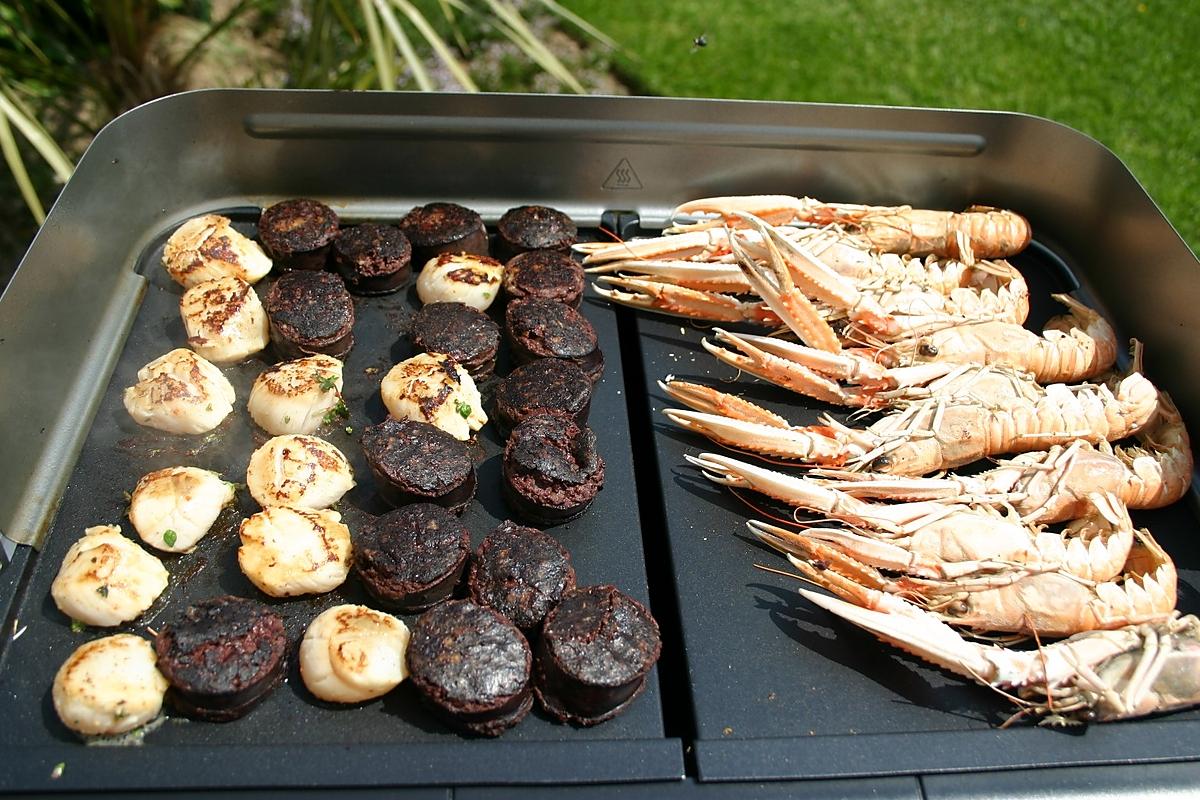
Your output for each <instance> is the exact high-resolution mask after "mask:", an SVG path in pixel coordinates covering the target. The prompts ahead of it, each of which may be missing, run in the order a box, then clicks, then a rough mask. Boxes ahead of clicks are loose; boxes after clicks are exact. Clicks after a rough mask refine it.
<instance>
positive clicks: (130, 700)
mask: <svg viewBox="0 0 1200 800" xmlns="http://www.w3.org/2000/svg"><path fill="white" fill-rule="evenodd" d="M157 663H158V659H157V658H156V657H155V655H154V647H153V646H152V645H151V644H150V642H148V641H146V640H145V639H143V638H141V637H140V636H134V635H133V634H129V633H118V634H116V635H115V636H105V637H104V638H103V639H95V640H94V641H91V642H86V643H84V644H82V645H80V646H79V647H78V648H76V650H75V652H73V653H71V656H70V658H68V659H67V660H66V661H65V662H63V665H62V666H61V667H59V668H58V673H57V674H56V675H55V676H54V688H53V689H52V690H51V693H50V694H51V697H52V698H53V700H54V710H55V711H57V712H58V718H59V719H61V720H62V721H63V724H64V725H66V726H67V727H68V728H70V729H71V730H73V731H75V732H77V733H81V734H83V735H85V736H112V735H115V734H119V733H127V732H129V731H131V730H134V729H135V728H139V727H141V726H142V725H145V724H146V723H147V722H150V721H152V720H153V719H155V718H156V717H157V716H158V715H159V713H160V712H161V711H162V705H163V697H164V695H166V693H167V679H166V678H164V677H163V676H162V673H161V672H159V671H158V667H157V666H156V665H157Z"/></svg>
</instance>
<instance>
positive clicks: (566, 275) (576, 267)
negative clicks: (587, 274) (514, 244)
mask: <svg viewBox="0 0 1200 800" xmlns="http://www.w3.org/2000/svg"><path fill="white" fill-rule="evenodd" d="M583 284H584V272H583V267H582V266H580V264H579V262H577V261H576V260H575V259H573V258H571V256H570V254H568V253H564V252H562V251H560V250H531V251H529V252H526V253H521V254H520V255H518V256H515V257H513V258H511V259H509V261H508V263H507V264H505V265H504V293H505V295H506V296H507V297H508V299H509V300H510V301H512V300H522V299H524V298H527V297H536V298H539V299H541V300H557V301H558V302H560V303H566V304H567V305H569V306H570V307H571V308H579V301H580V300H581V299H582V297H583Z"/></svg>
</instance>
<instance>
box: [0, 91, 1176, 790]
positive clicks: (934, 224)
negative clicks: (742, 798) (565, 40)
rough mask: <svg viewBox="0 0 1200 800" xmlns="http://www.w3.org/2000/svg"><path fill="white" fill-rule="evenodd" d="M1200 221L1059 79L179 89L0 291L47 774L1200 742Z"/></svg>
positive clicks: (563, 764) (31, 720) (98, 159)
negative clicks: (1172, 199)
mask: <svg viewBox="0 0 1200 800" xmlns="http://www.w3.org/2000/svg"><path fill="white" fill-rule="evenodd" d="M714 120H719V121H714ZM535 122H536V124H534V123H535ZM1046 153H1055V154H1056V158H1055V159H1053V160H1050V161H1047V160H1045V154H1046ZM1101 196H1103V203H1102V202H1101V200H1100V197H1101ZM814 198H820V199H814ZM535 239H536V240H537V241H534V240H535ZM526 251H532V252H526ZM1137 264H1147V265H1153V267H1152V268H1149V267H1144V266H1132V267H1131V266H1130V265H1137ZM1198 267H1200V264H1197V261H1196V259H1195V257H1194V256H1193V255H1192V254H1191V253H1190V251H1188V249H1187V247H1186V245H1185V244H1183V242H1182V241H1181V240H1180V239H1179V237H1178V235H1177V234H1175V232H1174V231H1173V230H1171V228H1170V225H1169V224H1168V223H1167V222H1166V221H1165V220H1164V219H1163V218H1162V216H1161V214H1160V213H1159V212H1158V211H1157V209H1156V208H1154V206H1153V203H1152V202H1151V201H1150V199H1149V198H1148V197H1147V196H1146V195H1145V192H1144V191H1143V190H1142V189H1141V187H1140V186H1138V184H1137V182H1136V180H1134V179H1133V177H1132V176H1131V175H1130V174H1129V173H1128V171H1127V170H1125V168H1124V167H1123V166H1122V165H1121V164H1120V162H1119V161H1117V160H1116V159H1115V157H1113V156H1112V154H1111V153H1109V152H1108V151H1107V150H1104V148H1102V147H1101V146H1099V145H1098V144H1096V143H1095V142H1092V141H1091V140H1087V139H1086V138H1085V137H1082V136H1080V135H1079V134H1077V133H1075V132H1074V131H1070V130H1069V129H1066V128H1063V127H1061V126H1058V125H1055V124H1054V123H1050V122H1047V121H1045V120H1037V119H1034V118H1029V117H1022V116H1019V115H1010V114H989V113H982V112H938V111H926V110H919V109H880V108H858V107H835V106H816V105H805V104H766V103H763V104H760V103H729V102H717V101H665V100H648V99H601V98H553V97H502V96H484V97H479V98H465V99H464V98H457V97H455V98H452V97H440V96H426V95H405V94H394V95H393V94H382V95H379V94H372V95H370V96H361V95H329V94H321V93H315V94H314V93H303V92H254V91H213V92H201V93H194V94H190V95H185V96H180V97H175V98H169V99H167V100H165V101H160V102H158V103H154V104H150V105H149V106H145V107H142V108H140V109H137V110H135V111H134V112H131V113H130V114H128V115H126V116H125V117H122V118H121V119H119V120H117V121H116V122H114V123H113V125H112V126H111V127H110V128H109V129H107V130H106V131H105V132H103V133H102V134H101V135H100V137H98V139H97V141H96V143H95V144H94V145H93V147H92V150H90V151H89V153H88V154H87V156H86V157H85V158H84V160H83V162H82V163H81V164H80V167H79V169H78V171H77V173H76V176H75V177H74V178H73V180H72V181H71V183H70V184H69V185H68V186H67V187H66V188H65V189H64V192H63V195H62V197H61V198H60V201H59V203H58V204H57V205H56V207H55V209H54V210H53V212H52V213H51V215H50V217H49V219H48V222H47V224H46V226H45V227H44V228H43V230H42V232H41V233H40V234H39V237H38V239H37V240H36V241H35V243H34V245H33V247H32V248H31V250H30V253H29V254H28V256H27V257H26V260H25V261H24V262H23V264H22V266H21V267H20V269H19V270H18V272H17V274H16V275H15V276H14V279H13V281H12V282H11V284H10V286H9V288H8V289H7V290H6V292H5V295H4V297H3V299H2V301H0V303H2V305H0V308H3V314H2V315H0V377H3V378H5V379H7V381H6V385H9V386H14V385H21V386H24V387H25V390H24V391H20V392H15V391H9V392H6V393H5V394H4V396H3V397H0V409H3V411H4V413H5V417H6V419H9V420H21V424H20V425H8V426H6V427H5V430H4V433H3V436H4V440H3V442H2V444H3V446H4V450H5V452H6V453H7V454H8V457H9V461H10V463H11V464H13V465H21V466H20V467H17V468H10V470H8V474H7V475H6V476H5V477H4V479H3V480H0V504H2V506H3V512H4V516H3V519H0V526H2V527H0V530H2V531H3V533H4V534H5V535H6V536H7V537H8V538H9V539H11V540H13V541H16V542H19V543H20V544H19V545H18V546H17V548H16V550H15V552H14V553H13V555H12V557H11V561H10V563H7V564H6V565H4V566H3V568H2V569H0V614H2V615H3V618H2V619H0V622H2V623H3V625H4V628H3V636H2V637H0V718H2V719H4V722H5V724H4V725H3V726H0V754H2V755H3V757H4V760H5V761H6V762H7V763H8V764H9V765H10V766H7V767H6V768H5V770H4V771H3V772H2V773H0V790H9V791H12V790H16V791H66V790H71V789H80V788H85V787H86V788H90V789H110V790H130V789H185V788H186V789H210V790H219V789H231V788H235V787H239V788H244V787H289V786H296V787H298V786H318V785H320V786H341V787H368V786H389V787H396V788H400V789H401V790H402V792H403V793H404V794H405V795H406V796H408V795H411V796H414V797H415V796H418V795H421V793H422V792H425V791H426V789H422V788H419V787H442V789H441V790H440V791H442V792H443V793H444V791H445V790H446V789H449V788H454V791H455V793H456V794H458V793H461V794H464V796H469V795H470V793H471V791H472V789H470V788H465V787H499V786H503V785H510V786H514V789H513V790H514V791H526V790H528V789H531V787H532V785H535V784H541V785H546V784H553V785H555V786H558V787H559V788H545V789H543V790H541V792H543V793H546V794H551V795H555V796H558V795H559V794H568V795H569V794H572V793H573V789H572V788H571V787H572V786H574V785H579V784H612V783H622V784H629V786H628V791H630V792H631V793H634V794H640V793H643V792H646V793H648V792H653V791H657V790H661V789H664V788H666V786H668V785H669V786H671V787H673V788H672V789H671V791H680V792H682V793H684V794H693V793H696V792H698V791H699V790H700V789H701V788H702V786H701V785H702V784H716V785H720V784H724V785H727V786H729V788H730V789H731V790H733V789H734V788H736V787H737V786H739V785H741V784H740V783H738V782H750V783H755V785H759V786H761V784H758V783H757V782H761V781H775V782H778V783H776V784H774V786H775V787H776V788H779V789H784V788H786V787H788V786H792V787H794V788H796V790H798V791H803V790H805V789H804V788H803V787H807V788H809V789H812V790H817V789H820V790H821V791H833V792H866V791H870V792H873V793H875V794H877V795H882V796H909V797H911V796H921V795H922V794H926V795H927V794H929V793H930V792H932V793H933V794H935V795H936V794H937V793H938V791H939V789H938V787H939V786H941V787H942V790H945V791H949V790H950V787H949V784H939V783H938V781H937V778H936V776H937V775H938V774H940V773H976V774H978V775H979V776H980V777H981V778H982V777H983V776H988V775H991V774H992V773H994V772H995V771H1004V772H1005V775H1006V776H1007V777H1008V779H1011V780H1012V781H1015V783H1013V784H1012V785H1013V786H1020V785H1021V780H1022V777H1021V776H1028V780H1029V781H1030V785H1034V784H1035V783H1036V782H1037V780H1038V777H1037V776H1038V775H1039V773H1043V772H1045V771H1046V770H1047V768H1058V769H1056V770H1053V772H1054V774H1056V775H1057V776H1058V777H1059V778H1060V779H1062V780H1063V781H1065V782H1064V783H1062V785H1064V786H1069V785H1070V783H1069V781H1070V776H1071V775H1072V774H1073V773H1071V772H1070V770H1069V769H1067V768H1071V767H1088V768H1090V769H1094V770H1117V771H1118V772H1119V773H1120V774H1121V775H1125V773H1124V772H1121V771H1120V768H1119V767H1118V766H1117V765H1122V764H1130V763H1144V764H1147V765H1149V764H1154V763H1161V762H1175V763H1173V764H1172V765H1171V768H1170V769H1166V768H1162V769H1157V770H1151V772H1150V774H1151V776H1152V779H1153V780H1158V781H1160V782H1161V785H1162V786H1163V787H1170V786H1171V785H1173V784H1174V783H1175V782H1177V781H1179V780H1181V779H1182V780H1191V779H1194V773H1192V772H1190V771H1189V770H1190V768H1191V767H1192V766H1195V765H1197V764H1200V712H1197V710H1196V708H1197V707H1198V706H1200V679H1197V677H1196V676H1197V675H1200V669H1197V665H1200V621H1198V620H1197V618H1196V617H1195V616H1193V615H1194V614H1197V613H1200V595H1198V594H1197V587H1198V586H1200V583H1198V580H1200V576H1198V574H1197V572H1196V570H1197V568H1198V567H1200V543H1198V542H1197V537H1196V536H1195V531H1196V529H1197V523H1198V522H1200V520H1198V518H1197V517H1198V513H1197V507H1196V503H1195V500H1196V497H1195V492H1194V488H1193V478H1194V463H1193V454H1192V449H1191V443H1190V439H1189V435H1188V431H1189V430H1195V425H1196V424H1200V384H1198V383H1197V381H1196V380H1195V376H1196V375H1200V356H1197V355H1195V354H1193V353H1192V352H1190V351H1189V349H1188V346H1187V343H1186V337H1187V336H1188V335H1189V334H1188V332H1189V331H1191V329H1192V328H1193V327H1195V326H1197V325H1198V324H1200V315H1198V314H1197V312H1196V309H1198V308H1200V284H1197V282H1196V281H1195V275H1196V270H1197V268H1198ZM585 274H586V280H585V278H584V276H585ZM1181 337H1182V339H1183V340H1182V341H1181ZM18 376H20V379H18ZM168 758H169V759H170V764H171V768H170V770H163V769H161V768H158V767H160V766H161V764H162V763H163V759H168ZM218 765H219V766H218ZM1097 774H1099V773H1097ZM1014 776H1015V777H1014ZM1155 776H1156V777H1155ZM1188 776H1191V777H1190V778H1189V777H1188ZM993 777H994V776H993ZM919 781H921V782H923V783H919ZM731 782H732V783H731ZM1117 783H1120V779H1118V780H1117ZM517 786H520V787H521V788H520V789H517V788H515V787H517ZM404 787H411V788H404ZM441 796H444V794H442V795H441Z"/></svg>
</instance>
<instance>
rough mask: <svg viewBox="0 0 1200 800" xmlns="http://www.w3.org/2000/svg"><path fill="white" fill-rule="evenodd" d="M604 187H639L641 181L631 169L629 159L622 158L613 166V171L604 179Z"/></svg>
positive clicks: (640, 186)
mask: <svg viewBox="0 0 1200 800" xmlns="http://www.w3.org/2000/svg"><path fill="white" fill-rule="evenodd" d="M604 188H605V189H641V188H642V182H641V180H639V179H638V176H637V173H636V172H634V171H633V167H632V166H630V164H629V159H627V158H622V159H621V161H620V163H619V164H617V165H616V166H615V167H613V171H612V172H610V173H608V178H606V179H605V181H604Z"/></svg>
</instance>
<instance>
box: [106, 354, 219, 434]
mask: <svg viewBox="0 0 1200 800" xmlns="http://www.w3.org/2000/svg"><path fill="white" fill-rule="evenodd" d="M137 377H138V382H137V383H136V384H134V385H133V386H130V387H129V388H127V389H126V390H125V410H126V411H128V412H129V416H131V417H133V421H134V422H136V423H137V424H139V425H146V426H147V427H150V428H157V429H158V430H160V431H167V432H168V433H206V432H208V431H210V430H212V429H213V428H215V427H217V426H218V425H220V424H221V421H222V420H223V419H225V417H227V416H228V415H229V412H230V411H233V400H234V394H233V386H232V384H230V383H229V381H228V380H226V378H225V376H224V375H222V374H221V370H219V369H217V368H216V366H214V365H213V364H211V363H210V362H209V361H208V360H206V359H205V358H203V357H202V356H199V355H197V354H195V353H193V352H192V351H191V350H186V349H184V348H182V347H180V348H177V349H175V350H172V351H171V352H169V353H167V354H166V355H164V356H159V357H158V358H156V359H154V360H153V361H151V362H150V363H149V364H147V365H146V366H144V367H142V368H141V369H140V370H138V374H137Z"/></svg>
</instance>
